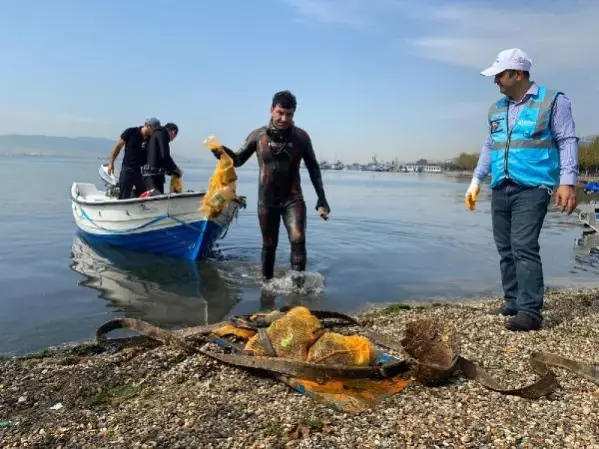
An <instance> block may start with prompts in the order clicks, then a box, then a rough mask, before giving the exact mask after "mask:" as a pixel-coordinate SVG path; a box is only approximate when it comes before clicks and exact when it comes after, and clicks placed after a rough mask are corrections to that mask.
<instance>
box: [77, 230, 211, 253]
mask: <svg viewBox="0 0 599 449" xmlns="http://www.w3.org/2000/svg"><path fill="white" fill-rule="evenodd" d="M188 225H189V226H188ZM221 231H222V229H221V227H220V226H219V225H218V224H216V223H215V222H213V221H210V220H200V221H196V222H191V223H187V225H183V224H180V225H177V226H173V227H169V228H167V229H157V230H154V231H147V232H139V233H135V234H112V235H106V234H93V233H89V232H86V231H83V230H81V229H80V232H82V233H83V235H84V236H85V237H86V239H88V240H89V241H91V242H92V243H93V242H97V243H101V244H109V245H114V246H120V247H122V248H128V249H131V250H136V251H143V252H147V253H152V254H158V255H161V256H170V257H178V258H183V259H187V260H198V259H202V258H203V257H204V256H205V254H206V251H207V250H209V249H211V248H212V246H213V244H214V242H215V241H216V239H217V238H218V237H219V235H220V233H221Z"/></svg>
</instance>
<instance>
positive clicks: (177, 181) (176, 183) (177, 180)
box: [169, 176, 183, 193]
mask: <svg viewBox="0 0 599 449" xmlns="http://www.w3.org/2000/svg"><path fill="white" fill-rule="evenodd" d="M169 192H170V193H181V192H183V181H181V177H180V176H171V183H170V186H169Z"/></svg>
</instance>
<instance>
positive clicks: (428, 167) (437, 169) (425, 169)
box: [405, 163, 443, 173]
mask: <svg viewBox="0 0 599 449" xmlns="http://www.w3.org/2000/svg"><path fill="white" fill-rule="evenodd" d="M405 171H406V172H408V173H441V172H442V171H443V169H442V168H441V166H440V165H438V164H428V163H427V164H406V165H405Z"/></svg>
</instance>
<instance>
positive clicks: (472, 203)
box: [465, 176, 480, 210]
mask: <svg viewBox="0 0 599 449" xmlns="http://www.w3.org/2000/svg"><path fill="white" fill-rule="evenodd" d="M479 192H480V180H479V179H478V178H477V177H476V176H473V177H472V181H471V182H470V187H468V190H467V191H466V195H465V203H466V207H467V208H468V209H469V210H474V208H475V207H476V197H477V196H478V193H479Z"/></svg>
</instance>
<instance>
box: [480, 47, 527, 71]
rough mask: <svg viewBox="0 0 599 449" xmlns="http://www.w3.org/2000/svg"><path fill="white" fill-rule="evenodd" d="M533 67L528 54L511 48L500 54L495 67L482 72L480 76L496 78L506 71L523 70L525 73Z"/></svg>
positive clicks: (494, 63) (494, 64)
mask: <svg viewBox="0 0 599 449" xmlns="http://www.w3.org/2000/svg"><path fill="white" fill-rule="evenodd" d="M531 66H532V61H531V59H530V58H529V57H528V55H527V54H526V53H524V52H523V51H522V50H520V49H519V48H510V49H508V50H503V51H501V52H499V54H498V55H497V59H495V61H494V62H493V65H492V66H491V67H489V68H488V69H486V70H483V71H482V72H480V74H481V75H483V76H495V75H497V74H498V73H501V72H503V71H504V70H522V71H523V72H528V71H530V67H531Z"/></svg>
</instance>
